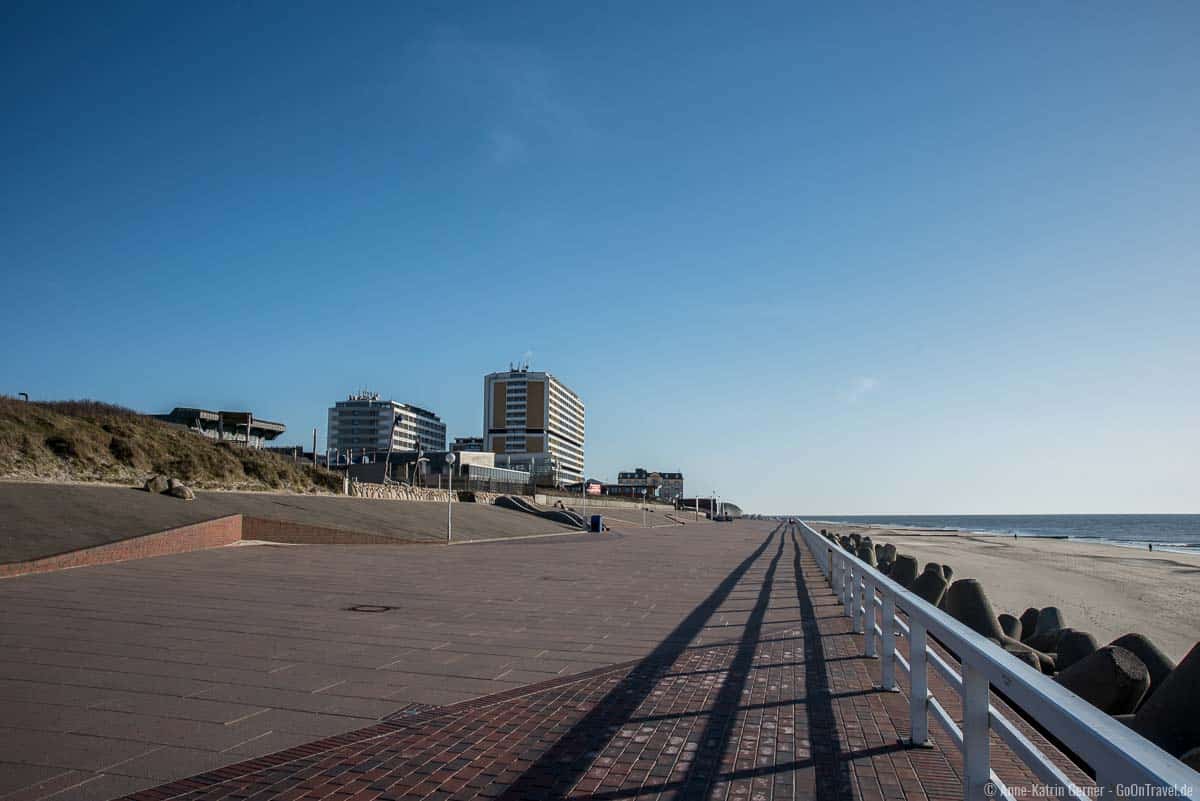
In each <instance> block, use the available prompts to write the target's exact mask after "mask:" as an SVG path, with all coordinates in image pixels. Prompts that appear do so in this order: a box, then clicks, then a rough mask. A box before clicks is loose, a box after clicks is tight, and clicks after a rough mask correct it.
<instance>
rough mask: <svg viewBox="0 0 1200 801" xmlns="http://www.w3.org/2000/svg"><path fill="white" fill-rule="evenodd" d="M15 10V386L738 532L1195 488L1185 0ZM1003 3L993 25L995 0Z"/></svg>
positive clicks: (1195, 73)
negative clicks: (397, 439)
mask: <svg viewBox="0 0 1200 801" xmlns="http://www.w3.org/2000/svg"><path fill="white" fill-rule="evenodd" d="M834 5H836V6H837V8H836V9H828V8H827V9H818V8H815V7H805V6H802V5H801V4H797V3H779V4H776V5H770V4H754V5H753V6H750V7H747V6H745V5H743V4H733V3H728V4H724V7H723V8H719V9H716V8H708V7H707V4H696V3H663V4H643V3H625V4H618V5H617V6H615V7H614V6H610V5H609V4H586V3H559V2H552V3H545V4H524V5H520V6H514V5H510V4H498V3H494V4H485V3H432V4H429V5H427V6H419V5H418V4H415V3H379V4H377V5H373V4H368V3H352V4H349V6H345V5H344V4H343V6H341V7H338V6H337V4H328V3H303V2H300V3H277V2H258V1H255V2H239V3H228V4H220V3H216V4H207V3H193V4H177V3H165V4H164V3H152V2H146V3H95V4H79V3H65V4H59V5H56V4H52V3H15V4H14V3H7V4H5V6H4V8H3V10H2V11H0V97H2V98H3V112H4V117H3V125H0V177H2V184H3V189H2V191H0V275H2V280H3V291H2V292H0V312H2V313H3V317H4V330H5V339H6V346H5V347H4V348H3V350H2V351H0V384H2V386H0V391H3V392H6V393H10V394H15V393H16V392H20V391H27V392H29V393H30V394H31V395H32V396H33V397H34V398H39V399H43V398H66V397H95V398H100V399H104V400H109V401H113V402H116V403H121V404H125V405H127V406H131V407H134V408H137V409H140V410H144V411H150V412H157V411H162V410H167V409H169V408H170V407H172V406H174V405H202V406H208V407H217V408H249V409H252V410H253V411H254V412H255V413H256V414H258V415H260V416H263V417H268V418H273V419H279V420H281V421H283V422H285V423H286V424H287V425H288V427H289V433H288V441H290V442H305V441H307V439H308V438H309V437H310V436H311V431H312V428H313V427H314V426H317V427H319V428H320V429H321V430H322V435H323V434H324V427H325V414H326V408H327V407H328V406H329V404H330V403H331V402H332V401H334V400H337V399H339V398H341V397H344V396H345V395H346V394H347V393H348V392H350V391H353V390H355V389H356V388H359V387H364V386H365V387H369V388H373V389H376V390H378V391H381V392H383V393H385V394H386V395H390V396H393V397H395V398H397V399H402V400H407V401H411V402H414V403H418V404H421V405H423V406H427V407H430V408H433V409H434V410H437V411H438V412H440V413H441V415H442V417H443V419H445V420H446V421H447V423H448V425H449V428H450V433H451V435H466V434H478V433H479V429H480V425H481V420H480V418H481V404H482V376H483V374H484V373H486V372H489V371H492V370H497V369H504V368H506V367H507V365H508V363H509V362H510V361H513V360H517V359H520V358H521V357H522V356H524V355H526V354H527V353H531V354H532V361H533V366H534V367H535V369H546V370H550V371H551V372H553V373H555V374H557V375H558V376H560V377H561V378H562V379H563V380H564V381H566V382H567V383H568V384H569V385H570V386H572V387H573V388H574V389H575V390H577V391H578V392H579V393H580V394H581V395H582V396H583V397H584V399H585V401H586V403H587V411H588V443H587V461H588V466H589V470H588V472H589V474H592V475H595V476H597V477H600V478H608V479H612V478H615V474H616V472H617V470H619V469H622V468H628V467H633V466H637V465H644V466H646V467H649V468H652V469H655V468H656V469H671V470H682V471H684V473H685V474H686V477H687V480H688V490H689V491H690V492H700V493H707V492H709V491H711V490H713V489H714V488H715V489H717V490H718V491H719V492H720V493H721V494H722V495H727V496H729V497H730V498H732V499H733V500H736V501H738V502H740V503H741V504H742V505H743V506H744V507H745V508H747V509H749V510H754V511H762V512H790V511H804V512H811V513H841V514H853V513H863V514H883V513H938V512H942V513H1022V512H1030V513H1036V512H1095V513H1098V512H1200V505H1198V503H1197V476H1200V411H1198V410H1200V402H1198V397H1200V355H1198V354H1200V310H1198V307H1200V256H1198V254H1200V144H1198V143H1200V6H1197V5H1196V4H1195V3H1187V2H1179V3H1166V2H1152V3H1148V4H1130V3H1099V4H1093V3H1086V4H1085V3H1056V4H1045V3H1041V4H1030V5H1027V6H1018V5H1014V4H1008V5H1007V6H1006V7H1005V8H998V7H987V6H988V5H994V4H974V3H969V4H962V3H948V4H945V5H942V6H937V5H934V4H924V5H920V6H919V7H915V6H911V5H905V6H904V7H903V8H900V7H889V6H885V5H884V4H877V5H874V6H853V5H851V4H834ZM1008 6H1011V7H1008Z"/></svg>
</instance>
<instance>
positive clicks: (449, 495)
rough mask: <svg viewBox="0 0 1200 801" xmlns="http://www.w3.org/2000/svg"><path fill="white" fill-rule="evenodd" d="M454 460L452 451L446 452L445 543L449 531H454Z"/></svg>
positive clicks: (449, 535)
mask: <svg viewBox="0 0 1200 801" xmlns="http://www.w3.org/2000/svg"><path fill="white" fill-rule="evenodd" d="M454 461H455V456H454V454H453V453H447V454H446V465H447V466H448V467H449V468H450V478H449V482H450V483H449V484H447V485H446V486H447V489H446V544H447V545H449V544H450V538H451V533H452V532H453V531H454Z"/></svg>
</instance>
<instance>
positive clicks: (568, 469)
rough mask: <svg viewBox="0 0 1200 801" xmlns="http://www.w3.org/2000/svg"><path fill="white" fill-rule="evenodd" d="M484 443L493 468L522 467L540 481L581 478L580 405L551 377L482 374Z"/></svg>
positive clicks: (522, 371)
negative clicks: (494, 465)
mask: <svg viewBox="0 0 1200 801" xmlns="http://www.w3.org/2000/svg"><path fill="white" fill-rule="evenodd" d="M483 440H484V450H488V451H491V452H492V453H494V454H496V465H497V466H504V467H518V468H521V469H525V468H527V469H528V470H529V471H530V472H531V473H533V474H534V477H535V479H536V480H538V481H539V482H541V483H548V484H555V485H558V484H571V483H575V482H578V481H582V480H583V440H584V407H583V401H582V400H581V399H580V397H579V396H578V395H576V394H575V393H574V392H573V391H571V389H570V388H569V387H567V385H566V384H564V383H562V382H561V381H559V380H558V379H557V378H555V377H554V376H553V375H551V374H550V373H545V372H530V371H529V370H528V369H527V368H523V369H517V370H509V371H508V372H503V373H491V374H489V375H486V376H484V378H483Z"/></svg>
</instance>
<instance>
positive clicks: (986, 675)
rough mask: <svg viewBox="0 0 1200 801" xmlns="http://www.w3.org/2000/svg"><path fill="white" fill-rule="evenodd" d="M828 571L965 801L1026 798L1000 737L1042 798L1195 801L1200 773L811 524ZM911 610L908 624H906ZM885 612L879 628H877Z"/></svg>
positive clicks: (884, 684) (888, 681)
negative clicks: (899, 677) (956, 709)
mask: <svg viewBox="0 0 1200 801" xmlns="http://www.w3.org/2000/svg"><path fill="white" fill-rule="evenodd" d="M796 528H797V530H798V531H799V533H800V534H801V535H802V536H803V538H804V540H805V544H806V545H807V546H808V550H809V552H810V553H811V554H812V555H813V558H814V559H815V560H816V562H817V565H818V566H819V567H820V568H821V572H822V573H823V574H824V575H825V577H826V579H828V581H829V582H830V586H831V587H833V589H834V592H835V593H836V594H837V596H838V598H839V599H840V600H841V602H842V605H843V607H844V608H843V614H844V615H845V616H846V617H849V618H851V623H852V626H853V630H854V631H855V632H856V633H859V634H862V635H863V653H864V655H865V656H869V657H873V656H878V657H879V658H880V671H879V672H880V688H881V689H883V690H896V689H897V686H896V670H897V668H899V670H900V671H901V672H903V673H905V674H907V675H908V677H909V688H910V690H909V721H910V723H911V731H912V744H913V745H924V744H926V743H927V741H928V738H929V716H930V714H931V713H932V715H933V718H934V720H935V721H936V722H937V723H938V724H939V725H940V726H941V727H942V729H943V730H945V732H946V733H947V734H948V735H949V737H950V739H951V740H952V741H953V742H954V744H955V745H956V746H957V747H958V748H959V750H960V751H961V752H962V756H963V798H964V799H965V801H984V800H985V799H994V798H1003V799H1007V800H1008V801H1014V798H1021V797H1026V796H1027V795H1028V794H1026V793H1022V794H1021V795H1020V796H1014V794H1013V792H1012V791H1010V790H1009V788H1008V787H1006V786H1005V785H1004V783H1003V782H1002V781H1001V780H1000V778H999V777H998V776H997V775H996V774H995V772H994V771H992V769H991V754H990V733H991V732H995V733H996V734H997V735H998V736H999V737H1000V739H1001V740H1003V741H1004V742H1005V743H1007V744H1008V746H1009V748H1011V749H1012V751H1013V753H1015V754H1016V755H1017V756H1018V757H1019V758H1020V759H1021V760H1022V761H1023V762H1025V764H1026V765H1028V766H1029V768H1030V769H1031V770H1032V771H1033V773H1035V774H1036V775H1037V776H1038V778H1040V779H1041V780H1042V781H1043V782H1044V783H1045V787H1040V788H1038V790H1037V793H1036V797H1041V798H1071V799H1076V801H1095V799H1097V798H1099V797H1102V798H1105V799H1113V798H1136V797H1139V796H1142V797H1170V798H1183V799H1192V798H1193V796H1194V793H1195V788H1196V787H1197V785H1200V773H1197V772H1196V771H1194V770H1192V769H1191V768H1189V767H1187V766H1186V765H1184V764H1183V763H1182V762H1180V761H1179V760H1178V759H1176V758H1175V757H1173V756H1171V755H1170V754H1168V753H1167V752H1166V751H1163V750H1162V749H1160V748H1159V747H1158V746H1156V745H1154V744H1153V743H1151V742H1150V741H1149V740H1146V739H1145V738H1143V737H1141V736H1140V735H1138V734H1136V733H1135V732H1134V731H1133V730H1131V729H1130V728H1129V727H1127V726H1126V725H1125V724H1123V723H1121V722H1120V721H1118V720H1116V719H1115V718H1112V717H1110V716H1108V715H1106V714H1104V713H1103V712H1101V711H1100V710H1099V709H1097V708H1096V707H1094V706H1092V705H1091V704H1089V703H1088V702H1087V701H1084V700H1083V699H1082V698H1080V697H1079V696H1077V695H1075V694H1074V693H1072V692H1070V691H1069V690H1067V689H1066V688H1065V687H1063V686H1062V685H1060V684H1058V683H1057V682H1055V681H1053V680H1052V679H1050V678H1049V677H1047V676H1045V675H1043V674H1042V673H1041V672H1039V671H1037V670H1035V669H1034V668H1033V667H1031V666H1030V665H1027V664H1025V663H1024V662H1022V661H1021V660H1019V659H1017V658H1016V657H1014V656H1013V655H1011V654H1009V653H1008V652H1007V651H1005V650H1003V649H1002V648H1000V647H999V646H997V645H996V644H995V643H993V642H991V641H990V640H988V639H986V638H985V637H983V636H981V635H979V634H978V633H976V632H975V631H973V630H971V629H970V628H968V627H967V626H965V625H963V624H962V623H960V622H959V621H958V620H956V619H954V618H953V617H951V616H950V615H948V614H946V613H945V612H943V611H941V610H940V609H938V608H936V607H934V606H933V605H931V604H929V603H928V602H926V601H925V600H924V599H922V598H920V597H918V596H917V595H915V594H913V593H911V592H909V591H908V590H905V589H904V588H903V587H901V586H900V585H899V584H897V583H895V582H894V581H892V580H891V579H889V578H888V577H887V576H885V575H883V574H882V573H880V572H879V571H878V570H876V569H875V568H873V567H871V566H870V565H868V564H867V563H866V562H863V561H862V560H860V559H859V558H858V557H857V556H854V555H852V554H850V553H847V552H846V551H845V550H844V549H843V548H842V547H841V546H839V545H837V544H836V543H834V542H832V541H830V540H828V539H826V538H825V537H823V536H821V535H820V534H818V533H817V532H815V531H813V529H812V528H810V527H809V526H808V525H807V524H805V523H803V522H801V523H799V524H798V526H797V527H796ZM897 611H903V612H904V613H905V615H906V616H907V622H906V621H905V620H903V619H901V618H899V617H897V615H896V613H897ZM877 613H878V620H877ZM897 634H899V635H900V636H902V637H904V638H906V639H907V640H908V657H909V658H908V659H905V658H904V655H903V654H901V653H900V652H898V651H897V650H896V636H897ZM928 635H933V636H934V637H936V638H937V639H938V640H939V641H940V642H941V643H943V644H944V645H945V646H946V647H947V648H949V649H950V650H952V651H954V652H955V653H956V654H957V655H958V658H959V660H960V661H961V663H962V674H961V675H960V674H959V673H958V671H956V670H955V669H954V667H953V666H951V665H950V664H949V663H948V662H947V661H946V660H944V659H943V658H942V657H941V655H940V654H938V652H937V651H935V650H933V649H931V648H929V647H928V639H927V638H928ZM929 665H932V666H933V667H934V669H935V670H937V671H938V673H940V674H941V675H942V676H943V678H945V680H946V683H947V684H949V685H950V687H951V688H953V689H954V690H955V691H956V692H957V693H958V695H959V697H960V698H961V701H962V712H963V714H962V726H961V727H960V726H959V725H958V724H957V723H956V722H955V721H954V718H953V717H952V716H951V715H950V714H949V713H948V712H947V711H946V709H945V707H944V706H942V703H941V702H940V701H939V700H938V699H937V698H935V697H934V696H933V694H932V693H931V692H930V691H929V682H928V675H927V668H928V666H929ZM992 687H995V688H996V689H997V690H999V691H1000V692H1002V693H1004V695H1006V696H1007V697H1008V698H1010V699H1011V700H1012V702H1013V703H1014V704H1016V705H1017V706H1018V707H1020V708H1021V709H1023V710H1025V711H1026V712H1027V713H1029V714H1031V715H1033V716H1034V717H1035V719H1036V720H1037V722H1038V724H1039V725H1040V726H1042V727H1044V728H1045V729H1046V730H1047V731H1049V732H1050V733H1051V734H1053V735H1054V736H1055V737H1057V738H1058V739H1059V740H1060V741H1061V742H1062V743H1063V744H1064V745H1065V746H1066V747H1067V748H1069V749H1070V750H1071V751H1073V752H1074V753H1075V754H1076V755H1077V756H1078V757H1079V758H1080V759H1082V760H1083V761H1085V762H1086V763H1087V764H1088V765H1089V766H1090V767H1091V768H1092V769H1093V770H1094V771H1095V772H1096V787H1091V786H1084V787H1080V786H1079V785H1076V784H1075V783H1074V782H1072V781H1071V779H1070V778H1068V777H1067V775H1066V774H1065V773H1063V771H1062V770H1061V769H1059V768H1058V766H1057V765H1055V764H1054V762H1053V761H1052V760H1051V759H1050V758H1049V757H1047V756H1046V755H1045V754H1044V753H1042V751H1041V750H1039V749H1038V747H1037V745H1035V744H1034V743H1033V742H1032V741H1031V740H1029V738H1027V737H1026V736H1025V735H1024V734H1023V733H1022V732H1021V731H1020V729H1018V728H1017V727H1016V726H1014V725H1013V723H1012V721H1010V720H1008V719H1007V718H1005V717H1004V715H1003V714H1001V713H1000V712H999V711H998V710H997V709H996V707H994V706H992V704H991V702H990V690H991V688H992Z"/></svg>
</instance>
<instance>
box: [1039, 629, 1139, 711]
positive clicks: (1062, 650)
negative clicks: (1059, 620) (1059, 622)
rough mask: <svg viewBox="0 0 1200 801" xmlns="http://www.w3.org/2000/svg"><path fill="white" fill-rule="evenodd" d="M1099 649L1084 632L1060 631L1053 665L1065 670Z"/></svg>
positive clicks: (1097, 644) (1098, 645) (1093, 639)
mask: <svg viewBox="0 0 1200 801" xmlns="http://www.w3.org/2000/svg"><path fill="white" fill-rule="evenodd" d="M1099 648H1100V644H1099V643H1097V642H1096V638H1095V637H1093V636H1092V635H1090V634H1088V633H1087V632H1086V631H1076V630H1075V629H1070V628H1067V629H1061V630H1060V631H1059V632H1058V641H1057V643H1056V644H1055V646H1054V653H1055V659H1054V664H1055V665H1057V666H1058V669H1059V670H1066V669H1067V668H1069V667H1070V666H1071V665H1073V664H1075V663H1076V662H1078V661H1079V660H1081V659H1083V658H1084V657H1087V656H1090V655H1091V654H1093V653H1095V652H1096V651H1097V650H1099ZM1135 655H1136V654H1135ZM1131 711H1132V710H1131Z"/></svg>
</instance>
